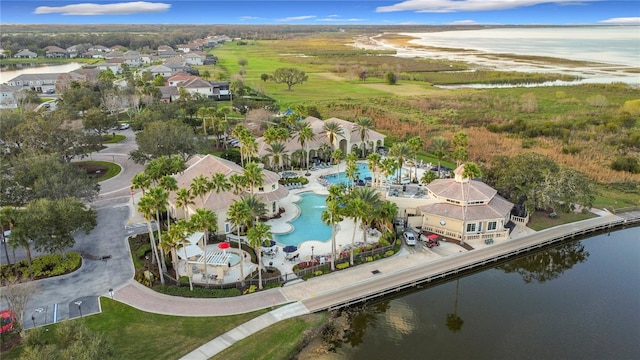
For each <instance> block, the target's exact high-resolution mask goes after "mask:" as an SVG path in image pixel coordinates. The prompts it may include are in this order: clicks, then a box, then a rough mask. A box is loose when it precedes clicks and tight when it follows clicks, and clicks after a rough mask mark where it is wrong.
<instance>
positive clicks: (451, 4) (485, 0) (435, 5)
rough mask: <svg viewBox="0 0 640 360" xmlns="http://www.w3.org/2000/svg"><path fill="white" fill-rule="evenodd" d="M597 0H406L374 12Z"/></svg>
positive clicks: (480, 8)
mask: <svg viewBox="0 0 640 360" xmlns="http://www.w3.org/2000/svg"><path fill="white" fill-rule="evenodd" d="M590 1H598V0H406V1H402V2H399V3H397V4H394V5H390V6H380V7H378V8H376V12H394V11H415V12H428V13H449V12H462V11H491V10H506V9H514V8H519V7H526V6H533V5H538V4H549V3H553V4H559V5H573V4H576V5H579V4H584V3H585V2H590Z"/></svg>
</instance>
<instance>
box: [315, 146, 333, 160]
mask: <svg viewBox="0 0 640 360" xmlns="http://www.w3.org/2000/svg"><path fill="white" fill-rule="evenodd" d="M318 156H319V157H320V158H321V159H322V161H327V158H328V157H329V156H331V146H330V145H329V144H327V143H322V144H320V146H318Z"/></svg>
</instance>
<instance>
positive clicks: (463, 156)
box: [451, 131, 469, 166]
mask: <svg viewBox="0 0 640 360" xmlns="http://www.w3.org/2000/svg"><path fill="white" fill-rule="evenodd" d="M451 144H452V145H453V154H452V157H453V159H454V160H455V161H456V166H460V164H461V163H462V162H463V161H465V160H467V155H468V154H467V147H468V146H469V135H467V133H465V132H464V131H458V132H457V133H456V134H455V135H454V136H453V139H452V141H451Z"/></svg>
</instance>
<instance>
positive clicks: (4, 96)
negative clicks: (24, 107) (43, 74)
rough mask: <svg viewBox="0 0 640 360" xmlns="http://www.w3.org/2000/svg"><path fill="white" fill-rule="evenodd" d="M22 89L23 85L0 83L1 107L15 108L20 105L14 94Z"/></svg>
mask: <svg viewBox="0 0 640 360" xmlns="http://www.w3.org/2000/svg"><path fill="white" fill-rule="evenodd" d="M20 90H22V86H10V85H6V84H0V109H15V108H17V107H18V103H17V102H16V99H15V97H14V96H13V94H15V93H16V92H18V91H20Z"/></svg>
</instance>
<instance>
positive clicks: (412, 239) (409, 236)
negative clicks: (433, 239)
mask: <svg viewBox="0 0 640 360" xmlns="http://www.w3.org/2000/svg"><path fill="white" fill-rule="evenodd" d="M402 235H403V236H404V242H405V243H407V245H409V246H414V245H415V244H416V236H415V235H414V234H413V233H412V232H411V231H405V232H404V233H403V234H402Z"/></svg>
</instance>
